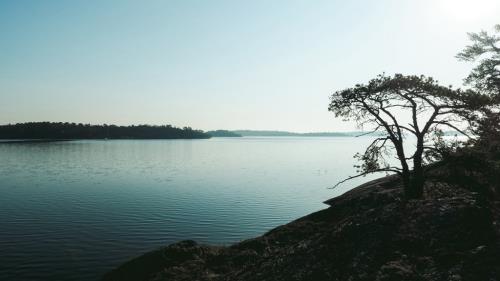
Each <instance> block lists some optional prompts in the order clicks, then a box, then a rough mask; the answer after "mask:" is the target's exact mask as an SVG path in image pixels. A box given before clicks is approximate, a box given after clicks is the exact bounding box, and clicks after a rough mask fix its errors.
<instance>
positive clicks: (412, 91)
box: [329, 74, 491, 198]
mask: <svg viewBox="0 0 500 281" xmlns="http://www.w3.org/2000/svg"><path fill="white" fill-rule="evenodd" d="M490 103H491V98H490V97H489V96H488V95H484V94H479V93H478V92H475V91H473V90H461V89H454V88H452V87H445V86H441V85H439V84H438V82H437V81H436V80H434V79H433V78H431V77H426V76H414V75H410V76H405V75H402V74H396V75H394V76H392V77H391V76H386V75H379V76H378V77H376V78H375V79H372V80H370V81H369V82H368V83H366V84H358V85H355V86H354V87H352V88H348V89H344V90H341V91H337V92H335V93H334V94H333V95H332V96H331V99H330V106H329V110H330V111H332V112H333V113H334V114H335V116H336V117H341V118H343V119H344V120H354V121H355V122H356V123H357V125H358V126H359V127H361V128H366V127H368V128H369V129H370V130H371V131H370V133H372V132H380V133H382V136H380V137H377V138H375V139H374V140H373V142H372V143H371V144H370V145H369V146H368V147H367V148H366V150H365V152H364V153H362V154H357V155H356V157H357V158H358V159H359V160H361V164H360V165H359V166H356V167H357V168H358V173H359V174H358V175H357V176H361V175H366V174H368V173H374V172H394V173H397V174H399V175H401V177H402V179H403V184H404V186H405V194H406V196H407V197H408V198H418V197H420V196H422V193H423V184H424V170H423V169H424V164H425V160H430V159H429V158H428V157H425V156H426V155H432V153H429V152H431V151H432V150H435V149H436V147H435V146H433V145H429V144H430V142H431V141H433V140H436V139H439V138H440V137H441V136H442V130H443V129H452V130H456V131H458V132H460V133H462V134H464V135H467V134H468V132H469V131H470V126H465V127H464V124H468V125H471V124H472V123H471V122H472V121H473V120H477V118H478V117H477V115H478V111H479V110H480V109H482V108H483V107H485V106H487V105H488V104H490ZM409 136H413V138H414V139H415V149H414V151H413V153H409V152H408V151H407V150H406V148H405V141H406V139H407V138H408V137H409ZM394 154H395V156H396V157H397V159H398V160H399V165H393V164H391V163H390V161H388V157H389V156H391V155H394ZM412 168H413V171H411V169H412ZM357 176H354V177H357ZM351 178H352V177H351ZM349 179H350V178H349Z"/></svg>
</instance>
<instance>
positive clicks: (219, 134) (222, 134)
mask: <svg viewBox="0 0 500 281" xmlns="http://www.w3.org/2000/svg"><path fill="white" fill-rule="evenodd" d="M207 134H209V135H210V136H212V137H214V138H241V137H242V135H240V134H237V133H235V132H232V131H228V130H215V131H208V132H207Z"/></svg>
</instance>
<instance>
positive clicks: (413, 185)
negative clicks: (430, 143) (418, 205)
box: [405, 137, 425, 199]
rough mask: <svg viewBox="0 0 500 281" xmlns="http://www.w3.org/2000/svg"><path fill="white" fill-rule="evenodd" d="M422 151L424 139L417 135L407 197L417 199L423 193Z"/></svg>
mask: <svg viewBox="0 0 500 281" xmlns="http://www.w3.org/2000/svg"><path fill="white" fill-rule="evenodd" d="M423 152H424V139H423V137H417V150H416V151H415V154H414V155H413V172H412V173H411V179H410V184H409V187H408V192H407V193H406V194H405V195H406V198H407V199H419V198H422V196H423V195H424V183H425V178H424V168H423V167H422V154H423Z"/></svg>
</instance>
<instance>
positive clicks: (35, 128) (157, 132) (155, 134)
mask: <svg viewBox="0 0 500 281" xmlns="http://www.w3.org/2000/svg"><path fill="white" fill-rule="evenodd" d="M210 137H211V136H210V135H209V134H207V133H205V132H203V131H201V130H194V129H192V128H190V127H184V128H178V127H174V126H171V125H164V126H151V125H131V126H116V125H106V124H104V125H90V124H81V123H79V124H76V123H68V122H65V123H63V122H57V123H56V122H29V123H18V124H9V125H1V126H0V139H5V140H9V141H10V142H12V141H14V140H21V139H22V140H36V141H42V140H45V141H59V140H78V139H208V138H210Z"/></svg>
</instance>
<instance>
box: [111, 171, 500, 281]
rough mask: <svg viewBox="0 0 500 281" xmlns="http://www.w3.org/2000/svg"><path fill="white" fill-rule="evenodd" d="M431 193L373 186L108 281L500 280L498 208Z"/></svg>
mask: <svg viewBox="0 0 500 281" xmlns="http://www.w3.org/2000/svg"><path fill="white" fill-rule="evenodd" d="M430 186H432V190H427V191H426V193H425V194H426V196H425V198H423V199H421V200H411V201H405V200H403V199H402V187H401V184H400V183H399V181H398V180H397V178H395V177H386V178H382V179H379V180H375V181H372V182H369V183H366V184H364V185H362V186H360V187H358V188H355V189H353V190H351V191H349V192H347V193H345V194H344V195H342V196H339V197H337V198H333V199H330V200H328V201H326V202H325V203H326V204H328V205H330V208H328V209H325V210H322V211H319V212H316V213H313V214H310V215H308V216H305V217H303V218H300V219H298V220H296V221H293V222H291V223H289V224H286V225H283V226H280V227H277V228H275V229H273V230H271V231H269V232H268V233H266V234H264V235H263V236H261V237H257V238H254V239H249V240H246V241H243V242H241V243H238V244H235V245H232V246H230V247H212V246H205V245H198V244H197V243H196V242H194V241H183V242H179V243H176V244H172V245H169V246H167V247H165V248H163V249H160V250H157V251H154V252H151V253H148V254H146V255H143V256H141V257H138V258H136V259H134V260H132V261H130V262H128V263H126V264H124V265H122V266H120V267H118V268H117V269H115V270H113V271H111V272H110V273H108V274H107V275H106V276H104V277H103V279H102V280H103V281H112V280H115V281H118V280H120V281H127V280H130V281H136V280H137V281H139V280H141V281H145V280H169V281H170V280H171V281H180V280H199V281H205V280H206V281H208V280H210V281H229V280H241V281H265V280H273V281H294V280H296V281H298V280H301V281H306V280H311V281H322V280H352V281H357V280H370V281H371V280H380V281H382V280H384V281H386V280H500V262H499V261H500V250H499V249H500V246H499V245H500V239H499V238H500V234H499V233H498V227H496V226H497V225H498V221H497V219H496V218H499V217H500V216H499V214H498V213H497V212H498V208H491V204H490V202H488V201H487V200H484V198H482V197H481V195H480V194H478V193H474V192H470V191H468V190H466V189H461V188H458V187H452V186H450V185H448V184H445V183H439V184H436V183H434V184H432V185H430Z"/></svg>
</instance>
